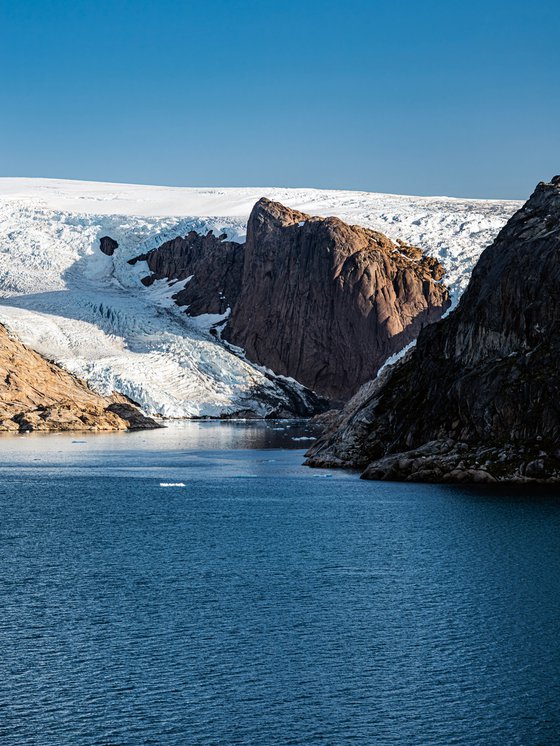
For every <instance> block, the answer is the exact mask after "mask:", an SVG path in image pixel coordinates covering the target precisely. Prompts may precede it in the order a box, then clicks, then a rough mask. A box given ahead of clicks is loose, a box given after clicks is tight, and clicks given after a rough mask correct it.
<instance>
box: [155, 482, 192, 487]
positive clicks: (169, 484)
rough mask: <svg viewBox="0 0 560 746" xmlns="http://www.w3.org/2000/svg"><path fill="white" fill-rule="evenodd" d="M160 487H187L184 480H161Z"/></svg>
mask: <svg viewBox="0 0 560 746" xmlns="http://www.w3.org/2000/svg"><path fill="white" fill-rule="evenodd" d="M159 486H160V487H186V486H187V485H186V484H185V483H184V482H160V483H159Z"/></svg>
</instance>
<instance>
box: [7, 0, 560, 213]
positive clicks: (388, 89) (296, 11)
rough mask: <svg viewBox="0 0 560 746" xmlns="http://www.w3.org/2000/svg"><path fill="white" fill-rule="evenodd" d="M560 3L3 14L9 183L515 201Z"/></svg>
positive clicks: (139, 0) (34, 7)
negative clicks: (34, 179) (82, 182)
mask: <svg viewBox="0 0 560 746" xmlns="http://www.w3.org/2000/svg"><path fill="white" fill-rule="evenodd" d="M559 39H560V2H558V0H555V1H554V2H552V1H551V0H539V2H538V3H529V2H527V0H524V2H517V0H509V2H503V1H501V0H487V2H479V0H469V1H468V2H467V1H466V0H465V2H455V1H454V0H447V1H446V2H442V1H441V0H417V1H416V2H413V1H412V0H403V1H401V2H399V1H398V0H393V1H392V2H388V1H385V0H369V1H367V0H346V1H345V2H342V1H340V0H300V1H299V2H295V1H294V0H284V1H283V2H281V3H280V2H269V1H268V0H260V2H256V1H255V2H253V1H252V0H238V1H235V0H228V1H226V0H205V1H204V2H201V1H200V2H199V1H196V2H188V1H185V2H170V1H169V0H158V1H157V2H156V1H155V0H134V2H133V1H132V0H128V1H126V0H111V2H106V0H97V1H96V2H84V1H82V0H65V1H64V2H62V1H61V0H18V1H17V2H15V0H0V174H1V175H4V176H52V177H60V178H77V179H92V180H100V181H125V182H139V183H153V184H171V185H185V186H189V185H193V186H198V185H201V186H208V185H219V186H241V185H254V186H317V187H326V188H348V189H360V190H361V189H363V190H372V191H386V192H396V193H406V194H449V195H455V196H472V197H505V198H523V197H525V196H527V195H528V194H529V193H530V192H531V191H532V189H533V187H534V185H535V184H536V182H538V181H539V180H542V179H547V178H549V177H550V176H552V175H553V174H555V173H559V172H560V43H559Z"/></svg>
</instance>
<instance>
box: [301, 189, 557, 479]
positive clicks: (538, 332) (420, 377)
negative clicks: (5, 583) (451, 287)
mask: <svg viewBox="0 0 560 746" xmlns="http://www.w3.org/2000/svg"><path fill="white" fill-rule="evenodd" d="M559 369H560V177H558V176H557V177H555V178H554V179H552V181H551V182H550V183H541V184H539V185H538V186H537V188H536V190H535V192H534V193H533V195H532V196H531V198H530V199H529V200H528V202H527V203H526V204H525V205H524V206H523V207H522V209H521V210H519V211H518V212H517V213H516V214H515V215H514V216H513V217H512V218H511V219H510V221H509V222H508V223H507V225H506V226H505V227H504V228H503V229H502V231H501V232H500V233H499V235H498V237H497V238H496V240H495V241H494V243H493V244H492V245H491V246H490V247H488V248H487V249H486V250H485V251H484V252H483V254H482V256H481V257H480V260H479V262H478V264H477V265H476V267H475V269H474V272H473V275H472V278H471V280H470V283H469V286H468V288H467V290H466V292H465V293H464V295H463V296H462V298H461V301H460V303H459V306H458V308H457V309H456V310H455V311H454V312H453V313H451V314H450V315H449V316H448V317H447V318H446V319H444V320H443V321H440V322H439V323H437V324H434V325H432V326H429V327H428V328H426V329H424V330H423V332H422V333H421V334H420V337H419V339H418V343H417V345H416V348H415V350H414V351H413V352H412V353H411V354H409V356H408V358H407V359H406V360H405V361H404V362H403V363H402V364H401V365H397V366H395V368H394V369H393V371H392V372H391V373H390V374H389V375H388V376H387V377H386V379H385V380H384V381H379V382H374V383H372V384H370V386H369V389H368V390H367V391H365V392H362V393H361V395H360V396H361V401H360V402H358V403H356V402H354V403H350V405H349V408H348V411H347V413H346V415H345V416H342V417H341V418H340V419H339V421H338V423H337V424H338V427H337V428H335V430H334V432H333V433H331V434H329V435H327V436H325V437H324V438H323V439H322V440H321V441H320V442H319V443H317V444H316V445H315V446H314V447H313V448H312V449H311V451H310V463H311V464H312V465H319V464H321V465H325V464H327V463H332V464H338V465H351V466H356V465H358V466H362V467H367V469H366V472H365V476H368V477H370V478H377V479H382V478H385V479H418V480H426V481H430V480H433V481H438V480H451V481H456V480H469V479H472V480H475V481H492V480H524V479H539V480H544V481H545V480H553V481H554V480H557V479H558V478H559V477H560V404H559V402H560V376H559Z"/></svg>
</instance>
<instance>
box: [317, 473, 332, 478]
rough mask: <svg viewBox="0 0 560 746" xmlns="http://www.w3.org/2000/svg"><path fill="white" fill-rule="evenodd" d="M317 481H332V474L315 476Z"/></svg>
mask: <svg viewBox="0 0 560 746" xmlns="http://www.w3.org/2000/svg"><path fill="white" fill-rule="evenodd" d="M313 476H314V477H316V478H317V479H321V478H322V479H332V474H313Z"/></svg>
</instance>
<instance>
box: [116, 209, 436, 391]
mask: <svg viewBox="0 0 560 746" xmlns="http://www.w3.org/2000/svg"><path fill="white" fill-rule="evenodd" d="M225 239H226V236H225V235H222V236H214V234H213V233H212V232H211V231H210V232H209V233H208V234H206V235H200V234H198V233H196V232H195V231H191V232H190V233H189V234H188V235H187V236H184V237H180V236H179V237H177V238H175V239H173V240H171V241H167V242H166V243H164V244H162V245H161V246H160V247H158V248H157V249H154V250H152V251H150V252H148V253H147V254H142V255H140V256H138V257H135V258H134V259H131V260H130V264H135V263H136V262H138V261H146V262H147V264H148V267H149V269H150V271H151V274H150V275H148V276H147V277H145V278H144V279H143V282H144V284H146V285H150V284H151V283H153V282H154V280H157V279H163V278H166V279H168V280H176V281H180V280H187V279H189V278H190V279H189V281H188V282H187V284H186V285H185V287H184V288H181V289H180V290H178V291H177V293H176V294H175V296H174V298H175V301H176V302H177V303H178V304H179V305H183V306H187V313H189V314H190V315H192V316H196V315H199V314H203V313H216V314H223V313H224V312H225V311H226V310H227V309H228V308H229V309H231V314H230V317H229V319H228V321H227V324H226V325H225V326H224V328H223V329H222V338H223V339H224V340H226V341H227V342H230V343H232V344H234V345H236V346H238V347H241V348H242V349H243V350H244V351H245V354H246V356H247V358H248V359H249V360H251V361H252V362H254V363H257V364H259V365H262V366H265V367H266V368H269V369H270V370H272V371H273V372H274V373H275V374H280V375H284V376H288V377H291V378H295V379H296V380H297V381H299V382H300V383H302V384H303V385H304V386H306V387H307V388H309V389H311V390H312V391H315V392H317V394H319V395H320V396H324V397H327V398H329V399H333V400H346V399H348V397H349V396H351V395H352V394H353V393H354V392H355V391H356V389H357V388H358V387H359V386H360V385H361V384H362V383H364V382H365V381H367V380H368V379H370V378H371V377H372V376H374V375H375V373H376V372H377V370H378V369H379V367H380V366H381V365H382V364H383V363H384V362H385V360H386V359H387V358H388V357H390V356H391V355H393V354H394V353H395V352H398V351H399V350H401V349H402V348H403V347H404V346H405V345H406V344H408V343H409V342H410V341H412V340H413V339H415V338H416V337H417V335H418V333H419V331H420V330H421V329H422V327H423V326H425V325H426V324H428V323H430V322H432V321H434V320H436V319H439V318H440V316H441V315H442V313H443V312H444V311H445V310H446V309H447V308H448V306H449V297H448V292H447V289H446V288H445V286H444V285H443V284H442V282H441V280H442V277H443V274H444V272H443V268H442V266H441V265H440V264H439V262H438V261H437V260H436V259H433V258H431V257H427V256H425V255H424V254H423V253H422V251H421V250H420V249H417V248H415V247H413V246H409V245H407V244H405V243H403V242H398V243H394V242H393V241H391V240H389V239H388V238H387V237H386V236H384V235H383V234H381V233H377V232H375V231H372V230H368V229H366V228H360V227H358V226H352V225H347V224H346V223H344V222H343V221H342V220H339V219H338V218H320V217H310V216H309V215H306V214H304V213H301V212H298V211H296V210H291V209H289V208H287V207H284V206H283V205H281V204H279V203H277V202H271V201H270V200H268V199H264V198H263V199H261V200H259V201H258V202H257V204H256V205H255V207H254V208H253V210H252V212H251V216H250V218H249V222H248V225H247V240H246V243H245V244H239V243H236V242H234V241H226V240H225Z"/></svg>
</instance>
